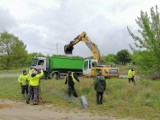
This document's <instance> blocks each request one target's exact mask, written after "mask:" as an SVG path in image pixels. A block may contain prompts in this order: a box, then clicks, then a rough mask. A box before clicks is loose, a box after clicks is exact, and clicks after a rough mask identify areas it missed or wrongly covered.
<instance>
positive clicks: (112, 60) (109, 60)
mask: <svg viewBox="0 0 160 120" xmlns="http://www.w3.org/2000/svg"><path fill="white" fill-rule="evenodd" d="M102 60H103V61H104V63H105V64H108V65H110V64H112V65H114V64H116V55H114V54H108V55H107V56H103V57H102Z"/></svg>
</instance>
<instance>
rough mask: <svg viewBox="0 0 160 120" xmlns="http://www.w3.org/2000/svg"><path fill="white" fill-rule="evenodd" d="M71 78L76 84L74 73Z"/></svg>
mask: <svg viewBox="0 0 160 120" xmlns="http://www.w3.org/2000/svg"><path fill="white" fill-rule="evenodd" d="M71 76H72V80H73V82H74V83H75V82H76V79H75V78H74V75H73V72H72V73H71Z"/></svg>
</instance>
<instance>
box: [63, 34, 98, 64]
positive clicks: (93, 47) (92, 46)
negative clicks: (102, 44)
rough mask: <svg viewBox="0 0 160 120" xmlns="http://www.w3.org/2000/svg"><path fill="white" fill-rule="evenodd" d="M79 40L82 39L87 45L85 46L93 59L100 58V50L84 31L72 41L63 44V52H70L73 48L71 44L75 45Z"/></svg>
mask: <svg viewBox="0 0 160 120" xmlns="http://www.w3.org/2000/svg"><path fill="white" fill-rule="evenodd" d="M80 41H83V42H84V43H85V44H86V45H87V47H88V48H89V49H90V50H91V52H92V53H93V56H94V59H95V60H97V61H99V60H100V51H99V49H98V47H97V46H96V45H95V44H94V43H93V42H92V41H91V40H90V39H89V37H88V36H87V35H86V33H85V32H82V33H81V34H80V35H78V36H77V37H76V38H75V39H74V40H73V41H71V42H70V43H69V44H68V45H65V46H64V52H65V54H72V51H73V49H74V47H73V46H74V45H76V44H77V43H79V42H80Z"/></svg>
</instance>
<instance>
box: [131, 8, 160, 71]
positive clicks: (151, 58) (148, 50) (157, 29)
mask: <svg viewBox="0 0 160 120" xmlns="http://www.w3.org/2000/svg"><path fill="white" fill-rule="evenodd" d="M136 23H137V25H138V26H139V28H140V29H138V33H139V36H136V35H134V34H133V33H132V32H131V31H130V29H129V28H128V31H129V34H130V35H131V36H132V38H133V39H134V41H135V47H136V48H137V49H138V50H137V49H136V48H134V47H133V46H131V45H130V47H131V49H132V50H133V51H136V52H135V54H134V61H135V62H136V63H137V64H138V65H139V66H140V68H141V69H142V70H143V71H145V72H147V73H154V72H157V71H159V70H160V14H159V12H158V7H157V6H155V9H154V8H153V7H152V8H151V9H150V16H149V15H148V13H147V12H143V11H141V15H140V17H138V18H137V19H136ZM135 57H136V58H135ZM144 68H145V69H144Z"/></svg>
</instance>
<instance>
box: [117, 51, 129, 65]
mask: <svg viewBox="0 0 160 120" xmlns="http://www.w3.org/2000/svg"><path fill="white" fill-rule="evenodd" d="M116 61H117V62H118V63H121V64H122V65H126V63H129V62H130V61H131V58H130V53H129V51H128V50H120V51H119V52H117V55H116Z"/></svg>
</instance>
